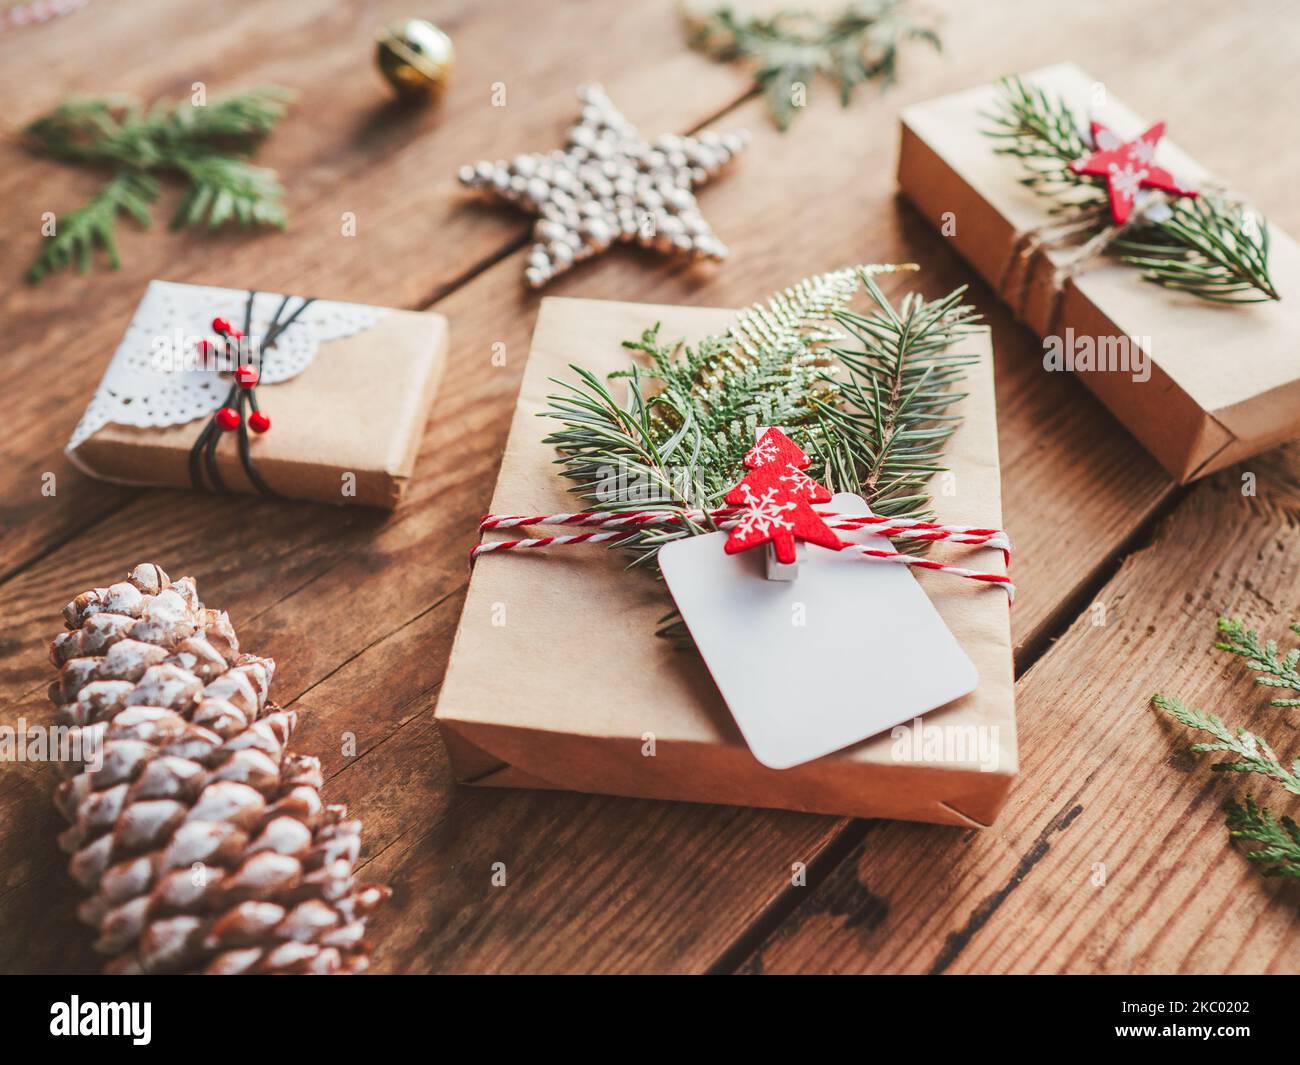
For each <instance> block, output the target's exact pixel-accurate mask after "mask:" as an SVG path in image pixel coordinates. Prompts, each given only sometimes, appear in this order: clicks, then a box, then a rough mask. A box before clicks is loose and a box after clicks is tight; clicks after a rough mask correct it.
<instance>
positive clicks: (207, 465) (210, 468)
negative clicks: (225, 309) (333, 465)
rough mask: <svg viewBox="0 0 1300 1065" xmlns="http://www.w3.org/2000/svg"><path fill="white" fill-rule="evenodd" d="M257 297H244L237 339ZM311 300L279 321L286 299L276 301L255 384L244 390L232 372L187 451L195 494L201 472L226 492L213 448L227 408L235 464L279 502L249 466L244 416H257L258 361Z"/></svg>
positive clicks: (260, 348) (200, 487) (250, 324)
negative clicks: (233, 416)
mask: <svg viewBox="0 0 1300 1065" xmlns="http://www.w3.org/2000/svg"><path fill="white" fill-rule="evenodd" d="M256 297H257V293H256V292H252V291H250V292H249V293H248V302H247V303H246V304H245V305H244V332H243V337H242V338H241V339H243V340H247V339H248V337H249V331H250V330H251V329H252V327H253V300H254V299H255V298H256ZM314 302H315V300H314V299H313V298H308V299H304V300H303V301H302V303H300V304H299V305H298V309H297V310H295V311H294V312H293V313H292V314H291V315H289V316H288V317H287V318H284V319H283V320H282V319H281V316H282V315H283V314H284V312H285V308H287V307H288V305H289V297H288V296H285V297H284V299H283V300H281V301H280V306H279V307H278V308H277V309H276V312H275V317H274V318H272V319H271V325H270V328H268V329H267V331H266V335H265V336H264V337H263V338H262V343H261V344H260V345H259V346H258V350H257V354H256V360H257V361H256V362H255V363H254V364H253V368H254V370H255V371H256V373H257V380H256V381H254V382H253V383H252V384H251V385H248V386H245V385H242V384H240V383H239V377H238V369H236V376H235V380H234V381H233V382H232V383H231V385H230V391H229V392H228V393H227V394H226V399H225V402H224V403H222V404H221V406H220V407H218V408H217V409H216V410H215V411H213V412H212V416H211V417H210V418H209V419H208V423H207V425H205V426H204V427H203V431H202V432H201V433H199V435H198V439H197V440H195V441H194V446H193V447H191V448H190V457H189V466H190V484H191V485H193V486H194V489H195V491H198V492H202V491H205V490H206V486H205V485H204V483H203V473H204V470H206V471H207V475H208V481H209V482H210V483H211V485H212V491H214V492H228V491H229V489H228V488H227V487H226V484H225V481H223V480H222V478H221V472H220V471H219V470H218V469H217V445H218V444H219V443H220V442H221V435H222V432H223V429H222V426H221V423H220V422H219V421H218V420H217V417H218V415H219V414H220V413H221V411H222V410H224V409H225V408H227V407H230V408H231V409H233V410H234V411H236V412H237V413H238V414H239V427H238V433H239V436H238V445H239V462H240V465H242V466H243V467H244V473H245V474H247V476H248V480H249V482H250V483H251V484H252V485H253V487H254V488H256V489H257V490H258V491H259V492H260V493H261V494H262V495H264V496H271V497H273V498H276V499H278V498H280V493H279V492H277V491H275V489H273V488H272V487H271V486H270V485H268V484H267V483H266V481H265V480H263V479H262V475H261V474H260V473H258V472H257V469H256V467H255V466H254V465H253V455H252V452H251V450H250V448H249V446H248V417H247V415H248V412H249V411H250V410H251V411H253V412H255V413H256V412H258V411H259V409H260V408H259V407H258V405H257V386H258V384H260V383H261V380H262V359H263V356H264V354H265V353H266V352H267V351H269V350H270V349H271V348H273V347H275V342H276V341H277V340H279V339H280V334H281V333H283V332H284V331H285V330H286V329H288V328H289V326H291V325H293V323H294V322H295V321H296V320H297V318H298V316H299V315H300V314H302V312H303V311H305V310H306V309H307V307H308V306H309V305H310V304H312V303H314Z"/></svg>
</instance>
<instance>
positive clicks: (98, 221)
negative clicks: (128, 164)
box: [27, 170, 158, 284]
mask: <svg viewBox="0 0 1300 1065" xmlns="http://www.w3.org/2000/svg"><path fill="white" fill-rule="evenodd" d="M157 198H158V183H157V182H156V181H154V179H153V178H151V177H150V176H149V175H148V174H142V173H139V172H138V171H135V170H124V171H122V172H121V173H118V174H115V175H113V177H111V178H109V179H108V182H107V183H106V184H105V185H104V187H103V188H102V189H100V190H99V192H98V193H96V195H95V198H94V199H92V200H91V201H90V202H89V203H88V204H86V206H84V207H80V208H78V209H77V210H75V211H72V212H71V213H70V214H67V215H65V216H64V217H62V218H60V219H58V220H57V221H56V222H55V230H54V234H53V235H52V236H51V237H49V238H48V239H47V240H46V242H45V246H44V247H43V248H41V253H40V254H39V255H38V256H37V257H36V261H35V262H33V263H32V265H31V266H30V267H29V268H28V271H27V280H28V281H29V282H31V283H32V284H36V283H38V282H40V281H41V280H42V279H43V278H44V277H45V276H46V274H49V273H52V272H53V271H55V270H61V269H63V268H64V267H65V266H68V265H71V264H75V265H76V267H77V269H78V271H80V272H81V273H85V272H86V270H88V269H89V268H90V261H91V257H92V256H93V255H94V253H95V248H96V247H100V248H103V249H104V251H105V252H106V253H107V255H108V261H109V264H110V265H111V266H112V267H113V268H114V269H117V266H118V263H119V259H118V255H117V242H116V240H115V239H114V236H113V234H114V231H115V229H116V224H117V216H118V215H119V214H125V215H129V216H130V217H132V218H134V219H135V220H136V221H137V222H138V223H139V224H140V225H141V226H145V227H147V226H148V225H149V204H150V203H152V202H153V201H154V200H155V199H157Z"/></svg>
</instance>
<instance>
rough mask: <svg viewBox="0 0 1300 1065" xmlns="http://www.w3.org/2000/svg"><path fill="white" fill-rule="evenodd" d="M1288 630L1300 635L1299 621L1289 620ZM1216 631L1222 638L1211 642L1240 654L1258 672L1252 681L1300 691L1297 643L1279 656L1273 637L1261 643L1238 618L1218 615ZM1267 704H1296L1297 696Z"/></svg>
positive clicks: (1270, 686)
mask: <svg viewBox="0 0 1300 1065" xmlns="http://www.w3.org/2000/svg"><path fill="white" fill-rule="evenodd" d="M1291 631H1292V632H1293V633H1295V634H1296V635H1297V636H1300V623H1296V624H1293V625H1292V626H1291ZM1219 632H1220V634H1221V635H1222V636H1223V639H1222V640H1220V641H1219V642H1218V643H1216V644H1215V646H1216V647H1217V648H1219V650H1221V651H1227V652H1229V653H1230V654H1234V655H1237V656H1238V657H1240V658H1244V659H1245V660H1246V667H1247V668H1248V669H1252V670H1254V671H1255V672H1256V673H1259V674H1262V675H1261V676H1258V677H1256V678H1255V683H1256V684H1262V685H1264V686H1265V687H1266V688H1289V689H1291V690H1292V691H1295V692H1300V647H1293V648H1292V649H1291V650H1290V651H1288V652H1287V653H1286V654H1285V655H1284V656H1282V657H1279V656H1278V653H1277V641H1275V640H1269V641H1268V642H1267V643H1261V642H1260V639H1259V634H1258V633H1257V632H1255V631H1254V630H1253V629H1248V628H1246V626H1245V623H1244V622H1243V621H1242V620H1241V618H1219ZM1270 705H1272V706H1300V699H1272V700H1270Z"/></svg>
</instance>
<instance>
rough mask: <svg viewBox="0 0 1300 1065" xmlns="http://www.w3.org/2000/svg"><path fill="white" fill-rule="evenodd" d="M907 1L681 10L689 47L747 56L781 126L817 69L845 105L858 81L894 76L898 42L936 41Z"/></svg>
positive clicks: (728, 57)
mask: <svg viewBox="0 0 1300 1065" xmlns="http://www.w3.org/2000/svg"><path fill="white" fill-rule="evenodd" d="M906 7H907V4H906V0H855V2H851V3H848V4H846V5H845V6H844V7H843V8H842V9H840V10H838V11H836V12H835V13H834V14H831V15H824V14H822V13H820V12H816V11H808V10H789V11H781V12H778V13H776V14H773V15H767V16H751V15H746V14H741V13H738V12H736V11H735V10H734V9H733V8H731V7H721V8H718V9H717V10H713V11H709V12H707V13H703V14H691V15H688V37H689V41H690V44H691V45H692V47H694V48H697V49H699V50H700V51H702V52H705V53H706V54H708V55H710V56H712V57H713V58H715V59H720V60H724V61H734V60H746V61H748V62H750V63H751V64H752V65H753V68H754V83H755V86H756V88H758V89H759V90H760V91H761V92H762V94H763V96H764V97H765V98H766V100H767V104H768V109H769V111H771V114H772V118H773V119H774V120H775V122H776V124H777V126H778V127H779V128H780V129H782V130H785V129H788V128H789V126H790V123H791V122H792V121H793V120H794V116H795V112H796V111H797V110H798V106H799V105H798V104H797V103H796V94H795V88H796V86H800V85H801V86H804V88H805V90H806V89H807V87H808V86H810V85H811V84H812V82H813V80H814V79H815V78H816V77H817V76H819V75H821V76H824V77H827V78H829V79H830V80H832V81H833V82H835V84H836V86H837V87H838V89H839V95H840V103H841V104H842V105H843V106H846V107H847V106H848V103H849V100H850V98H851V97H852V95H853V91H854V89H856V88H857V87H858V86H859V85H861V84H863V83H865V82H868V81H879V82H880V83H881V85H882V86H888V85H891V84H892V83H893V82H894V81H895V79H896V78H897V75H898V54H899V49H900V47H901V46H902V45H903V44H904V43H905V42H907V41H924V42H926V43H928V44H930V45H932V46H933V47H934V48H935V49H936V50H938V49H939V48H940V42H939V36H938V34H937V33H936V32H935V31H934V30H933V29H932V28H930V27H929V26H925V25H923V24H921V23H918V22H916V21H914V20H913V19H912V18H911V17H910V15H909V14H908V13H907V11H906Z"/></svg>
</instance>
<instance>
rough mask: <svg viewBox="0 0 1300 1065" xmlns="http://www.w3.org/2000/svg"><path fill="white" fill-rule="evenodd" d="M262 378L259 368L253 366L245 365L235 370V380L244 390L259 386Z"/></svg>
mask: <svg viewBox="0 0 1300 1065" xmlns="http://www.w3.org/2000/svg"><path fill="white" fill-rule="evenodd" d="M260 376H261V375H260V374H259V373H258V372H257V367H256V366H252V365H250V364H249V363H244V364H243V365H242V366H240V367H239V368H238V369H237V370H235V380H236V381H238V382H239V384H240V385H241V386H242V387H243V388H252V387H253V386H254V385H256V384H257V381H258V378H259V377H260ZM249 424H250V425H252V424H253V423H252V422H251V421H250V422H249Z"/></svg>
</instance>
